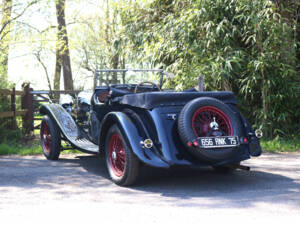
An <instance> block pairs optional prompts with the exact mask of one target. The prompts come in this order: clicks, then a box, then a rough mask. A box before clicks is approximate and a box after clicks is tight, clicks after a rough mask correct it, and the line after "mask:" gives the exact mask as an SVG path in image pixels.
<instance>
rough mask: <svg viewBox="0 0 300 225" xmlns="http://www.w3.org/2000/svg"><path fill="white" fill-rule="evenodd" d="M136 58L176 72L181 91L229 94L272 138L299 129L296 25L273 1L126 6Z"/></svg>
mask: <svg viewBox="0 0 300 225" xmlns="http://www.w3.org/2000/svg"><path fill="white" fill-rule="evenodd" d="M119 10H120V11H121V18H122V23H123V26H124V30H125V31H126V38H128V39H129V40H130V42H131V45H132V46H134V47H133V48H132V49H134V50H135V52H136V54H139V55H140V57H141V58H143V60H148V61H150V62H151V63H152V64H153V65H163V66H164V67H165V68H166V69H167V70H171V71H173V72H175V73H176V75H177V77H176V80H175V82H173V83H170V84H169V85H173V86H174V87H175V88H176V89H179V90H181V89H185V88H190V87H192V86H195V85H196V84H197V78H198V75H199V74H201V75H203V76H204V80H205V88H206V90H232V91H233V92H234V93H235V94H236V95H237V97H238V100H239V106H240V107H241V110H242V111H243V112H244V114H245V115H246V117H247V118H249V119H250V121H251V123H254V124H255V127H256V128H258V127H261V128H262V129H263V130H264V133H265V134H266V136H268V137H272V136H274V135H289V134H290V133H291V131H294V130H296V129H299V124H300V111H299V108H300V102H299V101H298V99H300V78H299V70H298V71H297V68H296V66H297V64H299V60H298V59H297V58H296V43H295V40H294V39H293V38H294V35H293V29H292V26H291V24H289V22H287V21H286V20H284V19H282V16H281V15H280V14H279V13H278V10H277V8H276V5H274V3H273V2H272V1H269V0H255V1H253V0H240V1H235V0H195V1H192V0H184V1H182V0H181V1H179V0H169V1H163V0H154V1H151V2H144V1H143V2H142V3H140V2H138V1H136V2H134V3H132V5H130V6H128V3H124V5H123V6H121V9H119Z"/></svg>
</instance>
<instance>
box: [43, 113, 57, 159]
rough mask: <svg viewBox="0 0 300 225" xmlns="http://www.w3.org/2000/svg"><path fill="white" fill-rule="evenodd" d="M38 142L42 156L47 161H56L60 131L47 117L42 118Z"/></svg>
mask: <svg viewBox="0 0 300 225" xmlns="http://www.w3.org/2000/svg"><path fill="white" fill-rule="evenodd" d="M40 141H41V146H42V151H43V154H44V156H45V157H46V158H47V159H49V160H57V159H58V158H59V154H60V150H61V137H60V131H59V128H58V127H57V125H56V124H55V123H54V122H53V121H52V120H51V119H50V118H49V117H48V116H44V118H43V120H42V123H41V129H40Z"/></svg>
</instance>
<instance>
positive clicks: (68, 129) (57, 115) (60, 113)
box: [40, 104, 79, 138]
mask: <svg viewBox="0 0 300 225" xmlns="http://www.w3.org/2000/svg"><path fill="white" fill-rule="evenodd" d="M40 113H41V114H43V115H49V116H50V117H51V119H52V120H53V121H54V122H55V123H56V124H57V126H58V127H59V129H60V131H61V132H62V134H63V135H64V136H66V137H74V138H76V137H78V135H79V132H78V128H77V125H76V123H75V121H74V120H73V118H72V116H71V115H70V114H69V113H68V112H67V111H66V110H65V109H64V108H63V107H62V106H61V105H59V104H44V105H42V106H41V108H40Z"/></svg>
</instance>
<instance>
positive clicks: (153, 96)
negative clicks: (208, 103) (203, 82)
mask: <svg viewBox="0 0 300 225" xmlns="http://www.w3.org/2000/svg"><path fill="white" fill-rule="evenodd" d="M199 97H212V98H216V99H218V100H220V101H222V102H224V103H226V104H234V105H236V104H237V100H236V98H235V96H234V95H233V93H232V92H230V91H205V92H173V91H172V92H144V93H137V94H126V95H123V96H119V97H115V98H113V99H112V102H117V103H119V104H123V105H130V106H134V107H139V108H144V109H153V108H156V107H162V106H181V105H185V104H186V103H187V102H189V101H191V100H193V99H195V98H199Z"/></svg>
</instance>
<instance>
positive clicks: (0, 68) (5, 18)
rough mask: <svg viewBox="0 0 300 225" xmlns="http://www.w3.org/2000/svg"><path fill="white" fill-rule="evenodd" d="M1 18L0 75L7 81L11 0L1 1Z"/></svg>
mask: <svg viewBox="0 0 300 225" xmlns="http://www.w3.org/2000/svg"><path fill="white" fill-rule="evenodd" d="M1 8H2V18H1V27H0V77H1V79H2V80H3V81H4V82H5V81H7V71H8V53H9V39H10V37H9V33H10V31H11V11H12V0H3V1H2V6H1Z"/></svg>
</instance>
